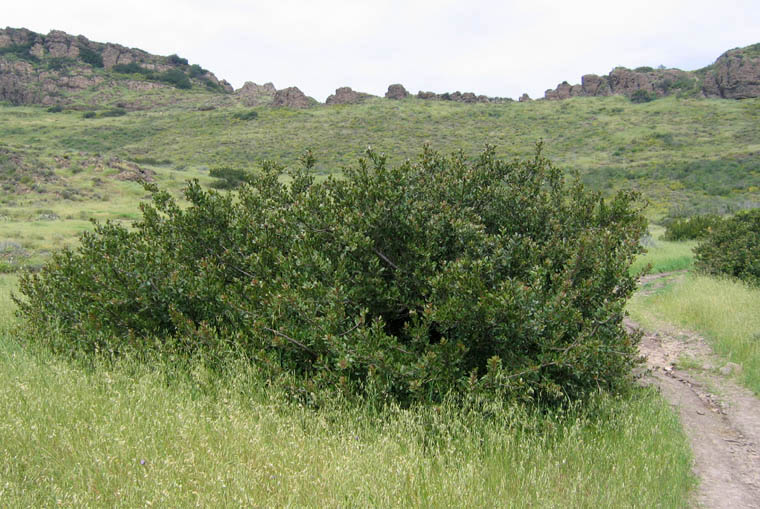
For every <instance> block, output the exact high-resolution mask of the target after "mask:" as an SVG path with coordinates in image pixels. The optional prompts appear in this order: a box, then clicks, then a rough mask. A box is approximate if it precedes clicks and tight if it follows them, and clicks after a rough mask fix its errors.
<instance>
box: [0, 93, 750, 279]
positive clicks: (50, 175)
mask: <svg viewBox="0 0 760 509" xmlns="http://www.w3.org/2000/svg"><path fill="white" fill-rule="evenodd" d="M150 93H155V94H157V95H160V94H164V93H166V92H165V91H163V90H156V91H149V92H146V93H145V94H150ZM187 93H188V94H189V95H187V96H183V97H185V99H184V100H183V101H179V102H172V101H169V103H170V104H167V105H166V106H164V107H161V108H158V109H155V110H151V111H136V112H130V113H128V114H126V115H123V116H114V117H111V116H102V115H98V116H96V118H83V113H82V112H81V111H73V110H64V111H63V112H60V113H52V112H49V111H47V110H46V109H44V108H41V107H12V106H0V140H2V141H0V186H2V191H0V218H1V219H2V222H0V235H1V236H2V238H3V239H5V240H6V241H8V242H12V243H13V244H10V245H7V246H4V247H3V246H0V257H1V258H0V268H2V266H3V265H1V264H2V263H3V262H4V263H5V264H6V265H7V264H8V263H9V262H8V258H9V256H10V255H9V254H8V253H9V250H10V251H13V250H16V251H17V252H19V253H22V254H23V253H24V252H26V255H27V258H29V257H31V258H35V257H37V258H39V257H40V256H44V252H45V251H46V250H48V249H49V248H52V247H55V246H60V245H62V244H64V243H67V242H70V241H71V240H72V239H73V236H74V234H75V233H76V232H78V231H81V230H82V229H83V228H88V227H89V223H88V222H87V219H89V218H91V217H94V218H98V219H116V220H131V219H134V218H136V217H138V210H137V203H138V202H139V200H140V198H141V197H142V196H143V195H144V193H143V191H142V189H141V187H140V186H139V185H138V184H136V183H135V182H132V181H129V180H126V181H125V180H123V179H120V177H119V173H120V171H121V170H120V169H119V164H116V165H111V164H110V163H109V161H111V160H112V159H113V158H118V159H119V160H120V161H121V162H122V163H125V162H135V163H138V164H139V165H140V166H141V167H143V168H146V169H148V170H150V171H153V172H155V177H154V178H155V180H156V181H157V182H158V183H159V184H160V185H162V186H165V187H169V188H171V189H174V190H178V189H179V188H180V187H181V183H182V182H183V181H184V180H185V179H187V178H201V179H202V180H203V181H205V182H209V181H210V180H209V178H208V176H207V175H208V170H209V168H212V167H215V166H232V167H239V168H255V167H257V166H258V165H259V164H260V163H261V162H262V161H263V160H266V159H275V160H278V161H280V162H282V163H284V164H286V165H293V164H295V163H296V161H297V159H298V157H299V155H300V154H302V153H303V151H304V150H305V149H307V148H310V149H311V150H312V151H313V152H314V154H315V156H316V157H317V165H316V171H318V172H319V173H320V174H323V175H325V174H329V173H340V171H341V169H342V168H343V167H345V166H346V165H350V164H354V163H355V161H356V159H357V158H358V157H360V156H361V154H362V152H363V150H364V149H365V148H366V147H367V146H368V145H371V146H373V147H374V148H376V149H378V150H379V151H381V152H385V153H386V154H388V156H389V159H390V160H391V162H392V163H398V162H400V161H403V160H404V159H406V158H413V157H416V155H417V154H418V153H419V151H420V148H421V146H422V145H423V144H424V143H430V144H431V145H432V146H433V147H434V148H436V149H438V150H441V151H444V152H450V151H455V150H462V151H464V153H465V154H467V155H475V154H476V153H478V152H479V151H480V150H481V148H482V146H483V145H484V144H486V143H489V144H493V145H496V146H497V149H498V153H499V154H501V155H515V156H526V155H528V154H530V153H531V152H532V151H533V150H534V147H535V143H536V142H537V141H539V140H543V141H544V142H545V153H546V154H547V155H548V156H549V157H551V158H552V159H553V160H554V161H555V162H556V163H557V164H558V165H559V166H561V167H563V168H565V169H567V170H568V171H577V172H579V173H580V174H581V175H582V177H583V179H584V180H585V181H586V182H587V183H589V184H590V185H592V186H594V187H596V188H598V189H601V190H604V191H605V192H610V191H613V190H615V189H618V188H635V189H639V190H641V191H642V192H643V193H644V194H645V196H646V197H647V198H648V199H649V200H650V202H651V206H650V208H649V210H648V212H647V213H648V214H649V215H650V217H653V218H658V217H662V216H663V215H665V214H667V213H669V212H673V211H676V212H678V211H694V210H698V211H718V212H725V211H726V210H731V209H735V208H740V207H746V206H751V205H757V204H758V203H760V141H758V140H760V99H750V100H744V101H730V100H696V99H678V98H675V97H669V98H664V99H660V100H657V101H653V102H650V103H646V104H633V103H631V102H630V101H628V100H627V99H625V98H623V97H606V98H575V99H570V100H565V101H534V102H529V103H517V102H513V103H504V104H464V103H453V102H446V101H423V100H419V99H406V100H403V101H391V100H385V99H373V100H370V101H368V102H366V103H364V104H360V105H344V106H318V107H314V108H311V109H307V110H290V109H284V108H280V109H271V108H263V107H262V108H258V109H256V110H254V111H256V113H257V114H258V115H257V117H256V118H254V119H251V120H240V119H239V118H237V117H239V116H240V115H239V114H240V113H241V112H247V111H250V110H243V109H241V108H239V107H218V108H216V109H212V110H207V111H199V108H202V106H203V105H204V104H205V103H204V102H203V101H204V100H205V99H204V97H206V95H204V94H201V95H199V96H198V97H197V98H195V99H193V97H194V96H193V94H192V91H190V92H187ZM202 109H206V108H202ZM101 113H102V112H101ZM236 114H238V115H237V117H236ZM17 245H18V246H20V247H21V248H22V249H23V251H19V250H18V249H17V248H16V246H17ZM3 259H5V260H3ZM18 259H19V257H18V256H16V258H15V260H18ZM13 263H16V261H14V262H13Z"/></svg>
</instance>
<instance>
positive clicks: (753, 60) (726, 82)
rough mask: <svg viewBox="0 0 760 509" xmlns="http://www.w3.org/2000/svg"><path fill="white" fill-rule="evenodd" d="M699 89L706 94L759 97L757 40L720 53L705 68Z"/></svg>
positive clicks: (745, 97) (759, 50) (759, 65)
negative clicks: (743, 46) (751, 44)
mask: <svg viewBox="0 0 760 509" xmlns="http://www.w3.org/2000/svg"><path fill="white" fill-rule="evenodd" d="M702 90H703V92H704V94H705V95H706V96H707V97H722V98H725V99H748V98H750V97H759V96H760V44H755V45H753V46H748V47H746V48H739V49H733V50H730V51H727V52H725V53H723V54H722V55H721V56H720V57H718V59H717V60H716V61H715V63H714V64H713V65H711V66H710V67H708V68H707V70H706V72H705V76H704V80H703V85H702Z"/></svg>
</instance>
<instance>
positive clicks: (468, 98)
mask: <svg viewBox="0 0 760 509" xmlns="http://www.w3.org/2000/svg"><path fill="white" fill-rule="evenodd" d="M417 99H424V100H428V101H453V102H460V103H500V102H508V101H511V100H512V99H509V98H505V97H488V96H486V95H475V94H474V93H472V92H459V91H456V92H445V93H443V94H436V93H435V92H423V91H422V90H420V91H419V92H417Z"/></svg>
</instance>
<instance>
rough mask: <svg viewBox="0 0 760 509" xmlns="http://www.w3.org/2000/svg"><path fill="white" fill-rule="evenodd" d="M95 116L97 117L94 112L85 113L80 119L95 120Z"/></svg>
mask: <svg viewBox="0 0 760 509" xmlns="http://www.w3.org/2000/svg"><path fill="white" fill-rule="evenodd" d="M97 116H98V115H97V113H95V112H94V111H85V112H84V113H82V118H95V117H97Z"/></svg>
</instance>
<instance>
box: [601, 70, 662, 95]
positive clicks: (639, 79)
mask: <svg viewBox="0 0 760 509" xmlns="http://www.w3.org/2000/svg"><path fill="white" fill-rule="evenodd" d="M607 80H608V82H609V84H610V91H611V92H612V93H613V94H618V95H626V96H631V95H632V94H633V93H634V92H636V91H637V90H646V91H647V92H654V87H653V86H652V79H651V77H650V76H649V73H644V72H637V71H632V70H630V69H626V68H625V67H616V68H615V69H613V70H612V72H611V73H610V75H609V76H608V77H607Z"/></svg>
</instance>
